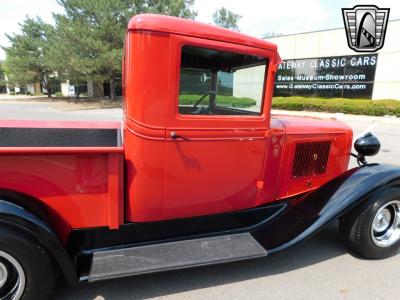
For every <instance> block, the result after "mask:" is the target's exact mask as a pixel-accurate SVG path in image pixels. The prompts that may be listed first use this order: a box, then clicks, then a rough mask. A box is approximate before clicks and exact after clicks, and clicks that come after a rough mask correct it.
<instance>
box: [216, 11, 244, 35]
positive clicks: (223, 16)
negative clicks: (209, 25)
mask: <svg viewBox="0 0 400 300" xmlns="http://www.w3.org/2000/svg"><path fill="white" fill-rule="evenodd" d="M212 17H213V20H214V24H215V25H217V26H221V27H224V28H228V29H232V30H236V31H239V26H238V24H237V23H238V22H239V20H240V19H241V18H242V16H241V15H238V14H235V13H234V12H232V11H230V10H228V9H226V8H225V7H221V8H219V9H217V10H216V11H215V12H214V14H213V16H212Z"/></svg>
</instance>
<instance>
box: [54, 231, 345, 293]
mask: <svg viewBox="0 0 400 300" xmlns="http://www.w3.org/2000/svg"><path fill="white" fill-rule="evenodd" d="M345 253H347V251H346V249H345V247H344V245H343V243H342V241H341V239H340V235H339V230H338V226H337V223H333V224H331V225H330V226H328V227H327V228H325V229H324V230H323V231H321V232H320V233H318V234H317V235H316V236H314V237H312V238H311V239H309V240H307V241H305V242H304V243H302V244H300V245H298V246H295V247H293V248H291V249H289V250H286V251H284V252H282V253H279V254H275V255H273V256H270V257H266V258H262V259H254V260H249V261H242V262H236V263H230V264H223V265H215V266H208V267H200V268H194V269H186V270H177V271H169V272H164V273H158V274H149V275H141V276H136V277H128V278H120V279H113V280H109V281H102V282H96V283H90V284H89V283H85V284H81V285H80V286H78V287H69V286H67V285H66V283H65V282H64V281H62V280H59V282H58V284H57V286H56V289H55V291H54V293H53V295H52V296H53V297H51V299H79V300H83V299H94V298H96V297H98V296H100V297H102V298H104V299H117V300H119V299H124V300H125V299H143V298H152V297H160V296H166V295H170V294H175V293H180V292H186V291H190V290H196V289H202V288H207V287H213V286H219V285H223V284H228V283H234V282H240V281H243V280H250V279H254V278H259V277H266V276H271V275H275V274H282V273H286V272H290V271H292V270H296V269H300V268H304V267H307V266H310V265H313V264H318V263H320V262H323V261H326V260H329V259H332V258H335V257H337V256H340V255H343V254H345ZM102 298H99V299H102Z"/></svg>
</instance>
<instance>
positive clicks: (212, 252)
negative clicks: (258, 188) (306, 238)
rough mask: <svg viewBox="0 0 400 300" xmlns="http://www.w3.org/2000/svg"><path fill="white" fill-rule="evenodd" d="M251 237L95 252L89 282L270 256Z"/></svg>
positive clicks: (221, 238)
mask: <svg viewBox="0 0 400 300" xmlns="http://www.w3.org/2000/svg"><path fill="white" fill-rule="evenodd" d="M266 255H267V251H266V250H265V249H264V248H263V247H262V246H261V245H260V244H259V243H258V242H257V241H256V240H255V239H254V238H253V237H252V236H251V234H250V233H240V234H231V235H223V236H217V237H208V238H200V239H192V240H185V241H178V242H169V243H162V244H154V245H148V246H138V247H132V248H126V249H117V250H108V251H98V252H94V253H93V259H92V266H91V270H90V273H89V281H97V280H102V279H108V278H116V277H122V276H129V275H137V274H145V273H153V272H159V271H166V270H174V269H183V268H190V267H195V266H202V265H211V264H218V263H224V262H229V261H237V260H244V259H250V258H256V257H262V256H266Z"/></svg>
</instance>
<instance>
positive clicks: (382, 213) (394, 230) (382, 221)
mask: <svg viewBox="0 0 400 300" xmlns="http://www.w3.org/2000/svg"><path fill="white" fill-rule="evenodd" d="M371 238H372V241H373V243H374V244H375V245H376V246H378V247H389V246H391V245H393V244H394V243H395V242H397V241H398V240H399V239H400V201H399V200H394V201H390V202H388V203H386V204H385V205H384V206H382V207H381V208H380V209H379V210H378V212H377V213H376V215H375V217H374V220H373V221H372V226H371Z"/></svg>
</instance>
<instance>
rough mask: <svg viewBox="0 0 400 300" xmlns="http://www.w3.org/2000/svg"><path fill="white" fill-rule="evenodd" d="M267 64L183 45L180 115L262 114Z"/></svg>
mask: <svg viewBox="0 0 400 300" xmlns="http://www.w3.org/2000/svg"><path fill="white" fill-rule="evenodd" d="M266 65H267V59H266V58H265V57H260V56H254V55H247V54H239V53H234V52H226V51H219V50H213V49H206V48H199V47H193V46H184V47H183V48H182V57H181V69H180V73H181V74H180V89H179V113H180V114H185V115H187V114H190V115H260V114H261V112H262V104H263V97H264V85H265V84H264V83H265V74H266Z"/></svg>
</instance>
